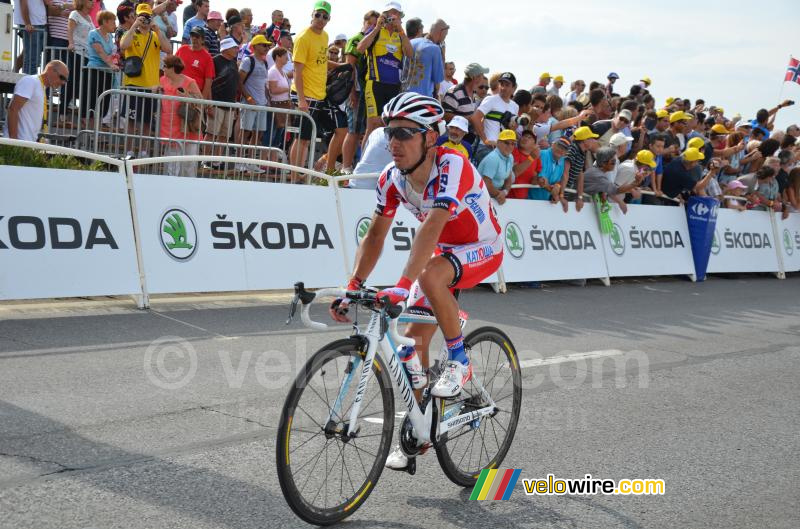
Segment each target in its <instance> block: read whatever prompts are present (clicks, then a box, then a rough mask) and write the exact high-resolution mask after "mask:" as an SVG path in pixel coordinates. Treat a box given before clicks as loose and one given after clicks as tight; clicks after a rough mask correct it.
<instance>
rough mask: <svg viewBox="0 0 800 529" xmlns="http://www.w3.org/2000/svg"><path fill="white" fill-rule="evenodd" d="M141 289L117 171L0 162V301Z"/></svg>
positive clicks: (122, 181)
mask: <svg viewBox="0 0 800 529" xmlns="http://www.w3.org/2000/svg"><path fill="white" fill-rule="evenodd" d="M140 292H141V288H140V284H139V272H138V268H137V264H136V246H135V243H134V237H133V222H132V220H131V215H130V206H129V204H128V188H127V185H126V183H125V177H124V176H122V175H121V174H119V173H101V172H92V171H68V170H62V169H44V168H36V167H8V166H0V299H32V298H57V297H75V296H98V295H121V294H137V293H140Z"/></svg>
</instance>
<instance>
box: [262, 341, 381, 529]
mask: <svg viewBox="0 0 800 529" xmlns="http://www.w3.org/2000/svg"><path fill="white" fill-rule="evenodd" d="M365 351H366V342H365V341H363V340H362V339H359V338H349V339H346V340H339V341H336V342H333V343H331V344H329V345H327V346H325V347H323V348H322V349H321V350H319V351H317V352H316V353H315V354H314V356H312V357H311V359H310V360H309V361H308V362H307V363H306V365H305V366H304V367H303V368H302V370H301V371H300V373H299V374H298V375H297V379H296V380H295V383H294V386H292V389H291V391H290V392H289V395H288V396H287V397H286V402H285V403H284V405H283V412H282V413H281V419H280V424H279V426H278V439H277V447H276V452H277V453H276V459H277V470H278V481H279V482H280V485H281V490H282V491H283V495H284V497H285V498H286V501H287V503H288V504H289V506H290V507H291V508H292V510H293V511H294V512H295V514H297V515H298V516H299V517H300V518H302V519H303V520H305V521H306V522H308V523H312V524H316V525H330V524H333V523H336V522H339V521H341V520H343V519H344V518H346V517H348V516H350V515H351V514H353V512H355V511H356V510H357V509H358V508H359V507H360V506H361V504H363V502H364V501H365V500H366V499H367V497H369V495H370V493H371V492H372V490H373V489H374V488H375V484H376V483H377V481H378V478H379V477H380V475H381V472H382V471H383V465H384V463H385V461H386V458H387V456H388V454H389V448H390V445H391V441H392V430H393V427H394V398H393V394H392V385H391V379H390V377H389V373H388V372H387V370H386V366H385V365H384V364H383V361H382V360H381V358H380V355H376V356H375V360H374V361H373V363H372V375H371V379H370V380H371V382H370V384H368V385H367V387H366V390H365V392H364V394H363V396H362V397H361V399H360V400H361V410H360V412H359V415H358V425H357V428H358V429H357V432H356V433H355V434H354V435H352V436H351V435H349V434H348V431H349V418H350V409H351V407H352V405H353V402H354V399H355V398H356V393H357V388H358V383H359V379H360V376H361V370H362V368H363V365H364V357H365V355H366V352H365Z"/></svg>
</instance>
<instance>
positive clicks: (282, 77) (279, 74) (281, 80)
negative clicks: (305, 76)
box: [267, 65, 290, 101]
mask: <svg viewBox="0 0 800 529" xmlns="http://www.w3.org/2000/svg"><path fill="white" fill-rule="evenodd" d="M269 81H274V82H276V83H278V86H279V87H281V88H286V92H284V93H282V94H278V95H276V96H273V95H270V99H271V100H272V101H289V88H290V87H289V79H288V78H287V77H286V74H285V73H284V72H283V71H282V70H278V68H277V67H276V66H275V65H273V66H271V67H270V69H269V72H267V82H269Z"/></svg>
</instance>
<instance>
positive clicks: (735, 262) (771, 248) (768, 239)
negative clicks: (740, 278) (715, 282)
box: [708, 209, 780, 274]
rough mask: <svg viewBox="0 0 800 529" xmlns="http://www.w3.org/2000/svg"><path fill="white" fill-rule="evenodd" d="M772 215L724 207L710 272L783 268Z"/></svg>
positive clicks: (712, 246)
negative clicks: (779, 260)
mask: <svg viewBox="0 0 800 529" xmlns="http://www.w3.org/2000/svg"><path fill="white" fill-rule="evenodd" d="M770 215H771V213H768V212H766V211H737V210H734V209H720V210H719V212H718V214H717V227H716V230H715V231H714V241H713V243H712V244H711V257H710V258H709V261H708V273H710V274H713V273H728V272H778V271H780V266H779V264H778V254H777V249H776V244H777V241H775V236H774V233H773V229H772V222H771V221H770Z"/></svg>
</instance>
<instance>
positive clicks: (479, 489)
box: [469, 468, 522, 500]
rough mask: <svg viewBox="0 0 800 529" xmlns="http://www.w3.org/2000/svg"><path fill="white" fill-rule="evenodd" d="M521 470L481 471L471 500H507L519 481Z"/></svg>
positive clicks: (486, 469) (485, 469)
mask: <svg viewBox="0 0 800 529" xmlns="http://www.w3.org/2000/svg"><path fill="white" fill-rule="evenodd" d="M521 472H522V469H521V468H507V469H502V468H501V469H495V468H493V469H491V470H490V469H488V468H484V469H483V470H481V474H480V476H478V482H477V483H475V488H473V489H472V494H471V495H470V497H469V499H470V500H507V499H509V498H510V497H511V493H512V492H514V487H515V486H516V485H517V481H519V475H520V473H521Z"/></svg>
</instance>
